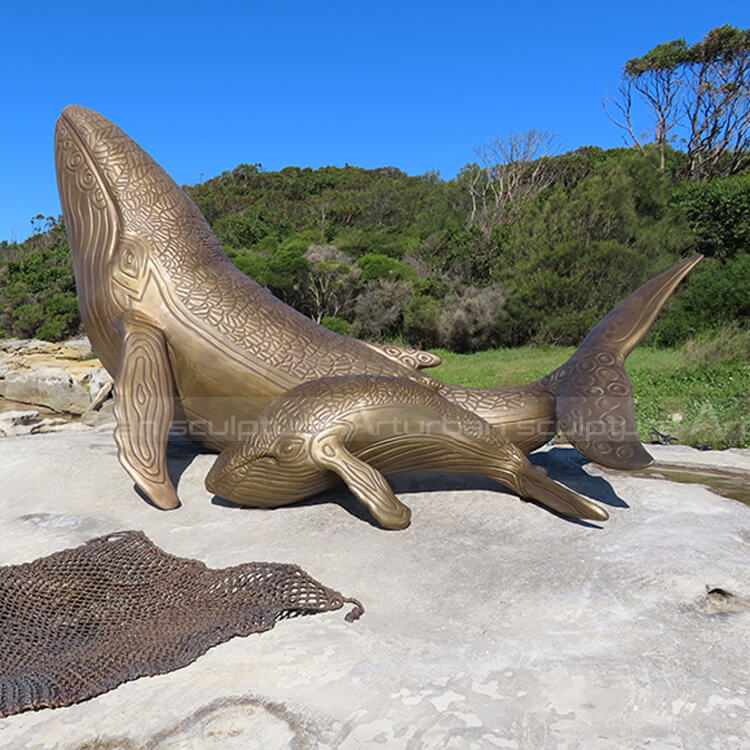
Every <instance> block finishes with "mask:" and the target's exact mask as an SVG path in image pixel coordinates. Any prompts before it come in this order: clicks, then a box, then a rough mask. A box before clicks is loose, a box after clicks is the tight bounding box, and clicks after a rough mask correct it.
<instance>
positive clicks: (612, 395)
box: [539, 255, 703, 469]
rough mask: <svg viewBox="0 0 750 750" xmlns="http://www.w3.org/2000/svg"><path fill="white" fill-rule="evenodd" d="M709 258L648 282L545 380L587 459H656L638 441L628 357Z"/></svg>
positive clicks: (616, 463) (611, 462)
mask: <svg viewBox="0 0 750 750" xmlns="http://www.w3.org/2000/svg"><path fill="white" fill-rule="evenodd" d="M702 257H703V256H702V255H698V256H695V257H693V258H688V259H686V260H683V261H682V262H681V263H678V264H677V265H676V266H673V267H672V268H670V269H669V270H667V271H664V272H663V273H661V274H659V275H658V276H656V277H654V278H653V279H651V280H650V281H648V282H646V283H645V284H644V285H643V286H642V287H641V288H640V289H638V290H637V291H636V292H634V293H633V294H631V295H630V296H629V297H628V298H627V299H626V300H624V301H623V302H621V303H620V304H619V305H618V306H617V307H616V308H615V309H614V310H612V312H610V313H609V314H608V315H607V316H606V317H605V318H603V319H602V320H601V321H600V322H599V323H598V324H597V325H596V326H595V327H594V328H593V330H592V331H591V332H590V333H589V335H588V336H586V338H585V339H584V340H583V343H582V344H581V346H580V347H579V348H578V350H577V351H576V353H575V354H574V355H573V356H572V357H571V358H570V359H569V360H568V361H567V362H566V363H565V364H564V365H562V366H560V367H558V368H557V369H556V370H555V371H554V372H552V373H550V374H549V375H547V377H545V378H543V379H542V380H540V381H539V385H541V386H542V387H544V388H545V389H546V390H547V391H548V392H549V393H551V394H552V395H553V396H554V397H555V402H556V403H555V406H556V418H557V425H558V427H559V428H560V429H561V430H562V431H563V433H564V434H565V436H566V437H567V438H568V439H569V440H570V442H571V443H572V444H573V446H574V447H575V448H576V449H577V450H578V451H580V452H581V453H582V454H583V455H584V456H586V458H589V459H591V460H592V461H596V462H597V463H599V464H602V465H603V466H608V467H610V468H613V469H640V468H643V467H644V466H648V465H649V464H650V463H652V461H653V458H652V457H651V456H650V455H649V453H648V452H647V451H646V449H645V448H644V447H643V445H642V444H641V442H640V440H639V439H638V429H637V427H636V422H635V413H634V410H633V387H632V386H631V384H630V379H629V378H628V374H627V372H625V358H626V357H627V356H628V354H630V352H631V351H633V349H634V348H635V347H636V346H637V345H638V344H639V343H640V342H641V341H642V340H643V337H644V336H645V335H646V333H647V332H648V329H649V328H650V327H651V324H652V323H653V322H654V321H655V320H656V317H657V315H658V314H659V312H660V311H661V309H662V307H664V304H665V303H666V301H667V300H668V299H669V297H670V295H671V294H672V292H673V291H674V290H675V288H676V287H677V285H678V284H679V283H680V281H682V279H683V278H684V277H685V276H686V275H687V274H688V273H689V272H690V271H691V270H692V269H693V267H694V266H695V265H696V264H697V263H698V262H699V261H700V260H701V258H702Z"/></svg>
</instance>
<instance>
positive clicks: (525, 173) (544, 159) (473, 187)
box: [462, 130, 555, 236]
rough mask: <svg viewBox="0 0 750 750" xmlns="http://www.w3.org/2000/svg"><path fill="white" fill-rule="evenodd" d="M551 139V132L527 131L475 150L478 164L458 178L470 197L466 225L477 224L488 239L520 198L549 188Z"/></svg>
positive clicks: (528, 196) (552, 137)
mask: <svg viewBox="0 0 750 750" xmlns="http://www.w3.org/2000/svg"><path fill="white" fill-rule="evenodd" d="M553 140H554V136H553V135H552V134H551V133H548V132H546V131H543V130H528V131H526V132H525V133H511V135H509V136H508V137H507V138H496V139H495V140H493V141H490V142H489V143H487V144H485V145H484V146H481V147H480V148H477V149H476V153H477V155H478V156H479V159H480V161H481V165H479V164H473V165H469V166H467V167H466V168H465V169H464V173H463V175H462V178H463V180H465V183H466V185H467V187H468V190H469V195H470V196H471V213H470V215H469V224H476V225H478V226H479V227H480V229H481V230H482V232H483V233H484V235H485V236H489V235H490V234H491V233H492V230H493V229H494V228H495V227H498V226H501V225H502V224H504V223H506V222H508V221H510V220H511V219H512V218H513V217H514V216H515V215H516V213H517V211H518V208H519V206H520V203H521V201H522V200H523V199H524V198H531V197H533V196H534V195H536V194H537V193H539V192H540V191H541V190H543V189H544V188H545V187H547V186H548V185H551V184H552V182H553V181H554V175H555V172H554V168H553V161H552V159H551V158H550V154H551V151H552V144H553Z"/></svg>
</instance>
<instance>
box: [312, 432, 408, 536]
mask: <svg viewBox="0 0 750 750" xmlns="http://www.w3.org/2000/svg"><path fill="white" fill-rule="evenodd" d="M310 452H311V456H312V459H313V461H314V462H315V463H316V464H317V465H318V466H319V467H320V468H322V469H328V470H329V471H333V472H335V473H336V474H338V475H339V476H340V477H341V478H342V479H343V480H344V482H346V484H347V486H348V487H349V489H350V490H351V491H352V493H353V494H354V496H355V497H356V498H357V499H358V500H359V501H360V502H361V503H362V504H363V505H365V506H366V507H367V509H368V510H369V511H370V513H372V515H373V517H374V518H375V520H376V521H377V522H378V523H379V524H380V525H381V526H383V527H385V528H386V529H403V528H405V527H406V526H408V525H409V520H410V519H411V511H410V510H409V508H407V507H406V506H405V505H404V504H403V503H402V502H401V501H400V500H399V499H398V498H397V497H396V496H395V495H394V494H393V490H392V489H391V488H390V485H389V484H388V482H386V481H385V477H384V476H383V475H382V474H381V473H380V472H379V471H378V470H377V469H373V467H372V466H370V465H369V464H366V463H365V462H364V461H360V460H359V459H358V458H357V457H356V456H353V455H352V454H351V453H350V452H349V451H348V450H347V448H346V446H345V445H344V443H343V440H342V439H341V437H340V436H339V435H336V434H332V433H328V434H325V435H319V436H317V437H316V438H315V439H314V440H313V442H312V445H311V447H310Z"/></svg>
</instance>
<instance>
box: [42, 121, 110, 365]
mask: <svg viewBox="0 0 750 750" xmlns="http://www.w3.org/2000/svg"><path fill="white" fill-rule="evenodd" d="M55 161H56V168H57V181H58V189H59V192H60V200H61V203H62V209H63V215H64V217H65V228H66V230H67V233H68V239H69V241H70V247H71V254H72V257H73V267H74V270H75V275H76V286H77V289H78V299H79V306H80V309H81V315H82V318H83V322H84V325H85V327H86V332H87V333H88V335H89V338H90V339H91V342H92V346H93V348H94V349H95V350H96V352H97V355H98V356H99V358H100V359H101V360H102V363H103V364H104V366H105V367H106V368H107V369H108V370H109V372H110V374H114V372H115V371H116V368H117V362H118V360H119V342H118V341H116V340H115V337H113V336H112V335H110V334H109V331H111V326H112V323H113V321H114V320H115V318H116V317H117V315H118V314H119V310H118V309H117V307H116V305H115V304H114V303H113V301H112V298H111V295H110V294H109V293H108V289H109V285H110V278H109V272H108V262H109V260H110V258H111V257H112V256H113V254H114V251H115V248H116V247H117V243H118V240H119V231H118V218H117V211H116V208H115V206H114V204H113V202H112V200H111V199H110V197H109V196H108V195H107V193H106V191H105V190H104V188H103V186H102V184H101V182H100V181H99V179H98V178H97V176H96V175H95V174H94V172H93V171H92V168H91V166H90V165H89V163H88V161H87V159H86V156H85V155H84V153H83V151H82V149H81V146H80V143H79V140H78V138H77V136H76V135H75V133H73V132H71V129H70V127H69V126H68V124H67V123H66V121H65V120H64V119H63V118H60V120H59V121H58V123H57V128H56V130H55Z"/></svg>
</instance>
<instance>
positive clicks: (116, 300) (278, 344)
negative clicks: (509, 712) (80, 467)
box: [55, 106, 700, 508]
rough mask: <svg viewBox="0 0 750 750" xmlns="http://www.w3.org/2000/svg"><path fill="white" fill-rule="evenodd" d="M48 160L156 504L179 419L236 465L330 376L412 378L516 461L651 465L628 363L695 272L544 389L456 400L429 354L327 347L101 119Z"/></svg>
mask: <svg viewBox="0 0 750 750" xmlns="http://www.w3.org/2000/svg"><path fill="white" fill-rule="evenodd" d="M55 159H56V166H57V177H58V187H59V191H60V199H61V203H62V209H63V215H64V218H65V225H66V229H67V232H68V238H69V241H70V247H71V252H72V256H73V265H74V269H75V275H76V283H77V288H78V299H79V305H80V309H81V316H82V319H83V323H84V326H85V328H86V331H87V333H88V335H89V338H90V340H91V345H92V348H93V350H94V352H95V353H96V354H97V356H98V357H99V358H100V359H101V361H102V364H103V365H104V367H105V368H106V369H107V371H108V372H109V373H110V374H111V375H112V376H113V377H114V379H115V415H116V418H117V423H118V424H117V428H116V430H115V440H116V442H117V445H118V455H119V458H120V461H121V463H122V465H123V466H124V468H125V469H126V470H127V471H128V473H129V474H130V476H131V477H132V478H133V480H134V481H135V482H136V484H137V485H138V486H139V487H140V488H141V490H142V491H143V492H145V493H146V494H147V495H148V496H149V497H150V498H151V500H152V501H153V502H154V503H155V504H156V505H158V506H160V507H162V508H174V507H176V506H177V505H179V500H178V498H177V494H176V492H175V489H174V487H173V486H172V484H171V482H170V480H169V477H168V474H167V465H166V443H167V438H168V435H169V431H170V427H171V426H172V423H173V420H174V421H175V424H179V425H181V426H183V427H184V429H185V432H186V433H187V434H188V435H189V436H190V437H191V438H192V439H194V440H196V441H197V442H199V443H202V444H203V445H206V446H207V447H210V448H213V449H216V450H220V451H221V450H225V449H229V450H230V451H234V450H236V446H237V443H238V441H244V440H247V439H248V436H249V435H252V434H255V433H257V432H258V431H259V430H262V429H263V426H262V425H260V423H259V418H260V417H261V415H262V414H263V412H264V410H265V409H266V408H267V407H268V406H269V405H270V404H271V402H273V401H274V399H276V398H277V397H278V396H280V395H281V394H284V393H285V392H287V391H289V390H290V389H293V388H295V387H297V386H300V385H301V384H303V383H306V382H309V381H314V380H317V379H320V378H331V377H343V376H361V375H370V376H378V377H394V378H412V379H415V380H416V381H419V382H421V383H422V384H423V385H422V386H421V387H422V388H423V389H424V397H425V398H428V394H429V393H431V392H432V391H437V392H438V393H439V395H440V396H441V397H442V398H443V399H445V400H446V401H447V402H449V403H451V404H452V405H453V406H454V407H457V408H459V409H463V410H468V411H470V412H472V413H473V414H474V415H475V416H476V417H478V418H480V419H482V420H484V421H485V422H486V423H487V424H489V425H491V426H492V427H493V428H494V431H495V433H496V434H497V436H498V438H500V439H503V440H506V441H509V442H510V443H512V444H513V445H515V446H516V447H517V448H518V449H519V450H521V451H523V452H529V451H532V450H535V449H536V448H538V447H540V446H541V445H543V444H544V443H545V442H546V441H547V440H549V439H550V438H551V437H552V436H553V435H554V434H555V433H556V432H557V429H558V427H560V428H562V429H563V430H564V431H565V434H566V435H567V436H568V437H569V439H570V440H571V442H572V443H573V445H574V446H575V447H576V448H578V450H580V451H581V452H582V453H583V454H584V455H586V456H587V457H588V458H590V459H592V460H594V461H597V462H599V463H602V464H604V465H606V466H611V467H615V468H621V469H632V468H639V467H642V466H645V465H647V464H648V463H650V462H651V457H650V456H649V454H648V453H647V452H646V451H645V449H644V448H643V446H642V445H641V443H640V442H639V440H638V436H637V431H636V426H635V419H634V415H633V405H632V388H631V385H630V381H629V380H628V377H627V374H626V372H625V369H624V366H623V364H624V360H625V357H626V356H627V355H628V353H629V352H630V351H631V350H632V349H633V348H634V347H635V346H636V345H637V344H638V343H639V341H640V340H641V339H642V338H643V336H644V335H645V334H646V332H647V330H648V328H649V326H650V325H651V323H653V321H654V320H655V318H656V316H657V315H658V313H659V311H660V310H661V308H662V307H663V305H664V303H665V302H666V300H667V299H668V297H669V296H670V294H671V293H672V292H673V291H674V289H675V287H676V286H677V284H678V283H679V282H680V280H681V279H682V278H683V277H684V276H685V275H686V274H687V273H688V272H689V271H690V269H691V268H692V267H693V266H694V265H695V264H696V263H697V262H698V261H699V260H700V258H692V259H688V260H685V261H683V262H681V263H679V264H678V265H676V266H674V267H673V268H671V269H669V270H667V271H665V272H664V273H662V274H661V275H659V276H657V277H656V278H654V279H652V280H651V281H649V282H648V283H647V284H645V285H644V286H643V287H641V289H639V290H638V291H637V292H635V293H634V294H633V295H631V297H629V298H628V299H626V300H625V301H624V302H623V303H621V304H620V305H619V306H618V307H617V308H616V309H615V310H613V311H612V312H611V313H610V314H609V315H608V316H607V317H605V318H604V319H603V320H602V321H601V322H600V323H599V324H598V325H597V326H596V327H595V328H594V329H593V330H592V332H591V333H590V334H589V335H588V336H587V337H586V339H585V340H584V342H583V343H582V345H581V347H580V348H579V349H578V351H577V352H576V353H575V354H574V355H573V357H572V358H571V359H570V360H568V362H566V363H565V364H564V365H562V366H561V367H559V368H558V369H557V370H555V371H554V372H553V373H551V374H550V375H548V376H547V377H545V378H542V379H541V380H539V381H537V382H535V383H531V384H529V385H523V386H516V387H513V388H501V389H473V388H464V387H461V386H456V385H448V384H442V383H437V381H434V380H432V379H431V378H428V377H427V376H426V375H424V374H422V373H420V372H418V370H417V369H416V368H420V367H423V366H428V365H430V364H434V363H435V362H436V359H435V358H434V357H432V355H429V354H428V353H423V352H416V351H413V350H405V349H400V348H399V347H386V348H383V347H378V346H373V345H369V344H366V343H364V342H361V341H358V340H356V339H352V338H348V337H346V336H341V335H339V334H336V333H333V332H331V331H329V330H327V329H326V328H323V327H322V326H319V325H317V324H316V323H314V322H312V321H311V320H309V319H308V318H306V317H305V316H303V315H302V314H300V313H299V312H297V311H296V310H294V309H293V308H291V307H289V306H288V305H285V304H284V303H282V302H281V301H279V300H278V299H276V298H275V297H274V296H273V295H272V294H270V292H268V291H267V290H266V289H264V288H263V287H261V286H260V285H258V284H256V283H255V282H254V281H252V280H251V279H249V278H247V277H246V276H245V275H244V274H242V273H241V272H240V271H239V270H238V269H237V268H235V266H234V265H232V263H231V261H230V260H229V258H228V257H227V255H226V253H225V252H224V250H223V248H222V247H221V245H220V244H219V242H218V240H217V239H216V237H215V236H214V234H213V232H212V231H211V229H210V228H209V226H208V224H207V223H206V221H205V219H204V218H203V216H202V215H201V213H200V211H199V210H198V208H197V207H196V206H195V204H194V203H193V202H192V201H191V200H190V199H189V198H188V197H187V196H186V195H185V194H184V193H183V191H182V190H181V189H180V188H179V187H178V186H177V185H176V183H175V182H174V181H173V180H172V179H171V178H170V177H169V176H168V175H167V174H166V172H165V171H164V170H163V169H162V168H161V167H160V166H159V165H158V164H156V162H155V161H154V160H153V159H152V158H151V157H150V156H149V155H148V154H146V152H145V151H143V149H141V148H140V147H139V146H138V145H137V144H136V143H135V142H134V141H133V140H132V139H131V138H129V137H128V136H127V135H126V134H125V133H123V131H122V130H120V129H119V128H118V127H117V126H115V125H114V124H113V123H111V122H110V121H109V120H107V119H106V118H105V117H103V116H102V115H100V114H98V113H96V112H93V111H92V110H90V109H86V108H84V107H79V106H70V107H67V108H66V109H65V110H64V111H63V112H62V114H61V116H60V118H59V120H58V123H57V128H56V133H55ZM419 455H420V451H418V450H417V451H416V452H415V453H414V461H413V462H410V461H409V460H408V456H404V457H402V460H401V462H400V465H399V467H400V468H399V470H405V469H407V468H411V469H419V468H422V466H420V463H419ZM433 468H438V467H433ZM551 484H553V483H551ZM554 486H556V487H560V486H559V485H554ZM563 490H564V488H561V489H560V492H561V493H562V494H564V493H563ZM311 491H315V489H314V488H311ZM565 492H569V491H568V490H565ZM529 496H531V497H532V498H533V497H534V496H533V495H529ZM230 499H231V498H230ZM537 499H539V498H537ZM540 501H541V502H544V499H543V498H542V499H541V500H540Z"/></svg>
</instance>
